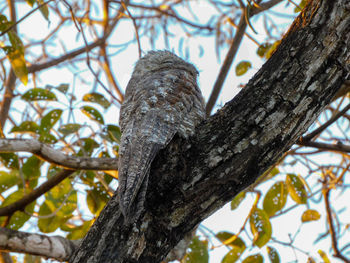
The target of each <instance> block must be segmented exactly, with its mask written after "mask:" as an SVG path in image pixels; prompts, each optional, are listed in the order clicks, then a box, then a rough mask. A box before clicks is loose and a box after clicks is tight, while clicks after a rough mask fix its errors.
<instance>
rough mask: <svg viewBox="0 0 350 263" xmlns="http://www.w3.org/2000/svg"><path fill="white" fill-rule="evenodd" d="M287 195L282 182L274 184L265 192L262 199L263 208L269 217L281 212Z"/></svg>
mask: <svg viewBox="0 0 350 263" xmlns="http://www.w3.org/2000/svg"><path fill="white" fill-rule="evenodd" d="M287 194H288V191H287V187H286V185H285V184H284V182H282V181H279V182H276V183H275V184H274V185H273V186H271V188H270V189H269V190H268V191H267V193H266V195H265V198H264V202H263V207H264V210H265V212H266V214H267V215H268V216H269V217H271V216H273V215H275V214H276V213H277V212H278V211H280V210H282V208H283V207H284V206H285V204H286V202H287Z"/></svg>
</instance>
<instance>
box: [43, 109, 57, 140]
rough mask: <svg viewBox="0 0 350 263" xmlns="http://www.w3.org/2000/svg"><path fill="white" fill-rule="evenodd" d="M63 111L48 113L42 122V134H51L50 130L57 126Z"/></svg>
mask: <svg viewBox="0 0 350 263" xmlns="http://www.w3.org/2000/svg"><path fill="white" fill-rule="evenodd" d="M61 115H62V110H60V109H55V110H52V111H50V112H49V113H47V114H46V115H45V116H44V117H43V118H42V119H41V122H40V133H41V134H43V133H46V134H47V133H49V131H50V129H51V128H52V127H53V126H54V125H55V124H56V122H57V121H58V120H59V119H60V118H61Z"/></svg>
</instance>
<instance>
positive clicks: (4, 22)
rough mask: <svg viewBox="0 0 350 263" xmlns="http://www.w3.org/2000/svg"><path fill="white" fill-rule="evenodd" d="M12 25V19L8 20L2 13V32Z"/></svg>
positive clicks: (0, 17) (0, 25) (0, 21)
mask: <svg viewBox="0 0 350 263" xmlns="http://www.w3.org/2000/svg"><path fill="white" fill-rule="evenodd" d="M12 25H13V22H12V21H8V20H7V17H6V16H4V15H2V14H0V31H1V32H4V31H6V30H7V29H8V28H9V27H10V26H12Z"/></svg>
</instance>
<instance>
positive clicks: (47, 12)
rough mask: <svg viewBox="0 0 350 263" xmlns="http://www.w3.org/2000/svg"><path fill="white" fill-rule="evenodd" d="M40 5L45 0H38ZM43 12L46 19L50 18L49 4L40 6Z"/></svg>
mask: <svg viewBox="0 0 350 263" xmlns="http://www.w3.org/2000/svg"><path fill="white" fill-rule="evenodd" d="M37 1H38V5H41V4H43V3H44V0H37ZM39 10H40V12H41V14H42V15H43V17H44V18H45V19H46V20H49V8H48V7H47V4H45V5H43V6H42V7H40V8H39Z"/></svg>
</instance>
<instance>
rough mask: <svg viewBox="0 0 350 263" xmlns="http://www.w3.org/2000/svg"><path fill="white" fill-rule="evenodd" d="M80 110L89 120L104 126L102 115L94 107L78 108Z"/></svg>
mask: <svg viewBox="0 0 350 263" xmlns="http://www.w3.org/2000/svg"><path fill="white" fill-rule="evenodd" d="M80 110H81V111H82V112H83V113H84V114H85V115H86V116H88V117H89V119H91V120H93V121H96V122H98V123H100V124H104V120H103V117H102V114H101V113H100V112H99V111H98V110H96V109H95V108H94V107H90V106H83V107H81V108H80Z"/></svg>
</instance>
